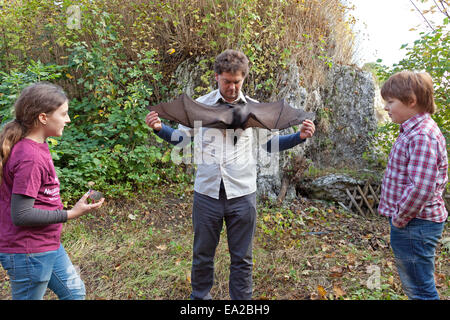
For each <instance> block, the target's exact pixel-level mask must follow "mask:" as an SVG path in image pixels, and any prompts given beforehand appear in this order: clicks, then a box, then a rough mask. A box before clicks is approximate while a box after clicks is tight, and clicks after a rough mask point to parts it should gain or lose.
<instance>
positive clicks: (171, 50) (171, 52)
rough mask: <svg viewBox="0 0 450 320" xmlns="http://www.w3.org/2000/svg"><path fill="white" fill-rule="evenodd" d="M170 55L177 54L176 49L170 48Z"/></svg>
mask: <svg viewBox="0 0 450 320" xmlns="http://www.w3.org/2000/svg"><path fill="white" fill-rule="evenodd" d="M166 52H167V53H168V54H174V53H175V49H174V48H170V49H169V50H167V51H166Z"/></svg>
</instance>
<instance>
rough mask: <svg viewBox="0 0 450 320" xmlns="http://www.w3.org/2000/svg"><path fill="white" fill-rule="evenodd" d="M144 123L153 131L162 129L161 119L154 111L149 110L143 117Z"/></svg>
mask: <svg viewBox="0 0 450 320" xmlns="http://www.w3.org/2000/svg"><path fill="white" fill-rule="evenodd" d="M145 123H146V124H147V125H148V126H149V127H150V128H152V129H153V130H155V131H159V130H161V129H162V123H161V119H160V118H159V117H158V114H157V113H156V112H155V111H150V113H148V114H147V116H146V117H145Z"/></svg>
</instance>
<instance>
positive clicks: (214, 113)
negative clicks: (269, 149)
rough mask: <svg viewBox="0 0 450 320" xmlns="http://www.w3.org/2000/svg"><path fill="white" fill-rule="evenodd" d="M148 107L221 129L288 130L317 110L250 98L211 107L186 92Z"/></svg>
mask: <svg viewBox="0 0 450 320" xmlns="http://www.w3.org/2000/svg"><path fill="white" fill-rule="evenodd" d="M148 109H149V110H150V111H156V112H157V113H158V115H159V116H160V117H161V118H164V119H167V120H172V121H175V122H177V123H180V124H182V125H184V126H186V127H190V128H194V124H195V122H196V121H200V122H201V123H200V126H202V127H209V128H218V129H229V128H231V129H237V128H242V129H247V128H249V127H257V128H265V129H285V128H288V127H291V126H294V125H297V124H301V123H302V122H303V121H304V120H305V119H311V120H313V119H314V117H315V116H314V113H311V112H306V111H304V110H302V109H296V108H293V107H291V106H290V105H289V104H287V103H286V102H285V101H284V100H280V101H277V102H272V103H254V102H251V101H249V102H248V103H247V104H245V105H235V106H230V105H226V104H224V105H218V106H208V105H206V104H203V103H200V102H197V101H195V100H193V99H192V98H190V97H189V96H188V95H187V94H182V95H180V96H179V97H178V98H177V99H175V100H173V101H170V102H163V103H160V104H158V105H156V106H149V107H148Z"/></svg>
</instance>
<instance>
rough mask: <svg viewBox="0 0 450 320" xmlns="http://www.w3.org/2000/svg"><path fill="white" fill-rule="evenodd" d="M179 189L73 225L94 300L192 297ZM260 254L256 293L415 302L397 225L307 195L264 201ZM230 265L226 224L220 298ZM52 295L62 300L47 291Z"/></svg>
mask: <svg viewBox="0 0 450 320" xmlns="http://www.w3.org/2000/svg"><path fill="white" fill-rule="evenodd" d="M171 190H174V189H173V188H171V187H170V186H169V187H167V189H163V190H159V191H154V192H151V193H150V194H148V196H146V197H145V198H142V199H136V200H128V201H122V202H121V201H117V202H114V203H113V202H110V203H109V202H108V203H106V204H105V205H104V206H103V207H102V208H101V209H100V210H99V211H98V212H97V213H95V214H90V215H88V216H84V217H82V218H81V219H79V220H77V221H72V222H69V223H67V224H65V225H64V230H63V237H62V241H63V244H64V246H65V248H66V250H67V252H68V254H69V256H70V257H71V259H72V262H73V263H74V265H76V266H78V267H79V269H80V271H81V276H82V279H83V280H84V282H85V285H86V290H87V297H86V298H87V299H121V300H122V299H151V300H158V299H170V300H174V299H188V298H189V294H190V270H191V263H192V241H193V231H192V223H191V210H192V195H193V191H192V188H191V187H187V188H176V189H175V190H177V191H171ZM180 190H183V191H180ZM181 193H183V195H182V196H183V199H180V198H181ZM446 237H447V238H448V237H449V232H448V227H446V228H445V230H444V236H443V238H446ZM253 253H254V254H253V261H254V267H253V284H254V285H253V292H254V293H253V298H254V299H270V300H275V299H276V300H279V299H289V300H291V299H296V300H303V299H351V300H359V299H364V300H370V299H377V300H391V299H406V296H405V295H404V294H403V291H402V289H401V284H400V280H399V278H398V274H397V271H396V268H395V264H394V258H393V254H392V251H391V249H390V247H389V225H388V223H387V221H386V220H385V219H384V218H382V217H379V216H376V217H371V218H369V219H367V218H363V217H360V216H357V215H353V214H350V213H348V212H345V211H343V210H341V209H339V208H337V207H335V206H333V205H331V204H326V203H323V202H313V201H308V200H295V201H291V202H287V201H285V204H284V205H283V206H282V207H280V206H277V205H275V204H274V203H272V202H263V201H260V202H259V204H258V221H257V231H256V235H255V241H254V251H253ZM448 255H449V252H448V250H447V249H445V248H444V246H443V245H442V244H440V245H439V246H438V248H437V253H436V281H437V285H438V290H439V293H440V296H441V299H446V300H448V299H449V298H450V289H449V284H450V270H449V265H448ZM229 262H230V256H229V253H228V245H227V237H226V231H225V227H224V230H223V231H222V236H221V239H220V243H219V246H218V248H217V252H216V260H215V283H214V286H213V288H212V291H211V295H212V296H213V298H214V299H224V300H227V299H229V294H228V276H229ZM0 279H2V282H1V285H0V299H10V293H9V281H8V277H7V275H6V272H4V270H3V269H1V270H0ZM45 299H56V296H55V295H54V294H53V293H52V292H50V291H48V294H47V295H46V296H45Z"/></svg>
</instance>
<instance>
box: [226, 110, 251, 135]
mask: <svg viewBox="0 0 450 320" xmlns="http://www.w3.org/2000/svg"><path fill="white" fill-rule="evenodd" d="M232 108H233V122H232V123H231V125H230V128H231V129H234V130H236V129H239V128H241V129H243V128H244V125H245V123H246V121H247V119H248V116H249V111H248V107H247V105H246V104H244V105H233V106H232Z"/></svg>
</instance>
